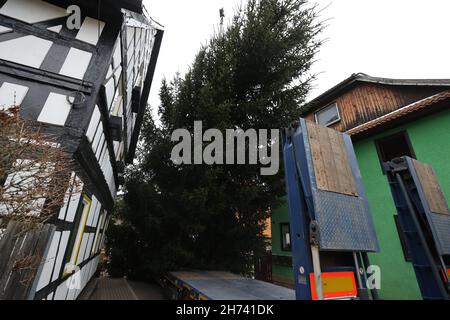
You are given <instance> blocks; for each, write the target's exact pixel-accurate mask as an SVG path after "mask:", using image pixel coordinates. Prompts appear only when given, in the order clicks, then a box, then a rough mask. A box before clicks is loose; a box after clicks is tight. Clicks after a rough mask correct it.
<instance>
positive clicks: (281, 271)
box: [271, 199, 294, 282]
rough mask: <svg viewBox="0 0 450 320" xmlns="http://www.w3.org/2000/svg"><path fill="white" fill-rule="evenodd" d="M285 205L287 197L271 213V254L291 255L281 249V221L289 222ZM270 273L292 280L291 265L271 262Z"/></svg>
mask: <svg viewBox="0 0 450 320" xmlns="http://www.w3.org/2000/svg"><path fill="white" fill-rule="evenodd" d="M288 210H289V209H288V206H287V199H285V204H284V205H282V206H280V207H279V208H277V209H275V210H273V212H272V215H271V220H272V255H275V256H291V253H290V252H288V251H283V250H281V226H280V224H282V223H289V212H288ZM272 274H274V275H277V276H280V277H283V278H286V279H291V280H292V282H294V272H293V270H292V267H288V266H281V265H277V264H275V263H273V264H272Z"/></svg>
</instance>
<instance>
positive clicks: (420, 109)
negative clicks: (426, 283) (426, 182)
mask: <svg viewBox="0 0 450 320" xmlns="http://www.w3.org/2000/svg"><path fill="white" fill-rule="evenodd" d="M303 110H304V117H305V118H307V119H308V120H310V121H314V122H316V123H319V124H321V125H324V126H329V127H331V128H334V129H336V130H339V131H342V132H346V133H347V134H349V135H350V136H351V137H352V140H353V144H354V148H355V152H356V156H357V159H358V162H359V166H360V170H361V175H362V178H363V182H364V186H365V190H366V194H367V197H368V200H369V205H370V208H371V211H372V216H373V220H374V223H375V227H376V232H377V235H378V239H379V241H380V246H381V252H380V253H377V254H370V255H369V257H370V262H371V264H373V265H378V266H380V268H381V272H382V273H381V290H380V296H381V298H382V299H421V294H420V291H419V287H418V284H417V279H416V277H415V273H414V270H413V266H412V263H411V259H410V257H409V254H408V249H407V247H406V246H405V239H403V238H402V237H403V236H402V233H401V232H400V231H399V227H398V221H397V211H396V208H395V205H394V201H393V198H392V194H391V190H390V188H389V184H388V180H387V177H386V175H385V173H384V171H383V168H382V163H384V162H387V161H390V160H392V159H394V158H397V157H401V156H410V157H412V158H415V159H417V160H419V161H422V162H425V163H428V164H430V165H431V166H432V167H433V168H434V170H435V171H436V174H437V177H438V180H439V182H440V184H441V187H442V190H443V192H444V195H445V197H446V198H447V199H450V165H449V163H448V159H450V147H449V144H448V141H449V139H450V130H449V128H448V126H449V124H450V80H397V79H385V78H375V77H370V76H368V75H365V74H354V75H352V76H351V77H350V78H348V79H346V80H344V81H343V82H341V83H340V84H338V85H336V86H335V87H333V88H331V89H330V90H328V91H327V92H325V93H323V94H322V95H320V96H319V97H317V98H316V99H314V100H312V101H311V102H309V103H308V104H307V105H306V106H305V107H304V109H303ZM449 232H450V230H449ZM272 235H273V239H272V250H273V263H274V265H273V273H274V274H273V279H274V280H278V282H281V283H284V284H285V285H288V286H292V285H293V272H292V260H291V258H290V240H289V239H290V232H289V219H288V210H287V206H285V207H281V208H280V209H278V210H276V211H274V212H273V214H272Z"/></svg>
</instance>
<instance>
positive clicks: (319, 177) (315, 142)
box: [307, 122, 328, 190]
mask: <svg viewBox="0 0 450 320" xmlns="http://www.w3.org/2000/svg"><path fill="white" fill-rule="evenodd" d="M307 130H308V139H309V140H308V141H309V145H310V148H311V157H312V161H313V166H314V173H315V177H316V184H317V188H318V189H321V190H328V180H327V178H326V168H325V163H324V161H323V157H322V153H321V148H320V139H319V133H318V130H317V126H315V125H314V124H313V123H312V122H307Z"/></svg>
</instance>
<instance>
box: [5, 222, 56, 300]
mask: <svg viewBox="0 0 450 320" xmlns="http://www.w3.org/2000/svg"><path fill="white" fill-rule="evenodd" d="M55 229H56V227H55V226H53V225H42V224H35V225H32V226H30V224H29V223H25V222H19V221H10V222H9V224H8V227H7V229H6V232H5V235H4V237H3V238H2V239H1V240H0V300H26V299H28V298H29V297H30V292H31V290H32V288H33V284H34V282H35V278H36V275H37V272H38V269H39V267H40V265H41V263H42V261H43V256H44V254H45V251H46V249H47V246H48V244H49V240H50V238H51V236H52V235H53V232H54V230H55Z"/></svg>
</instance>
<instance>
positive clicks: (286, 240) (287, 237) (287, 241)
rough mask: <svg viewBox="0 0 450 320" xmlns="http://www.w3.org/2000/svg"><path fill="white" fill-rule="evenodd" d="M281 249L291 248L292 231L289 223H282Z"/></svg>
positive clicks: (287, 249)
mask: <svg viewBox="0 0 450 320" xmlns="http://www.w3.org/2000/svg"><path fill="white" fill-rule="evenodd" d="M281 249H282V250H283V251H289V250H291V233H290V228H289V224H286V223H283V224H281Z"/></svg>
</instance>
